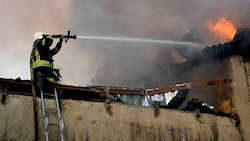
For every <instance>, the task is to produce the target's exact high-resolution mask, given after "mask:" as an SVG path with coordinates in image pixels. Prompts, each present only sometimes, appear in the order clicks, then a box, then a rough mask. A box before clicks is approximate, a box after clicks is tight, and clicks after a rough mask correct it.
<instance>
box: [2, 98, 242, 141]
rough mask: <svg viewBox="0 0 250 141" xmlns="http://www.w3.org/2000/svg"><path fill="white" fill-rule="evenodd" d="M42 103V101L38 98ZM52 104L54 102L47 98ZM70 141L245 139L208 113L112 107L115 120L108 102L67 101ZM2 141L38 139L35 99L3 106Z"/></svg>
mask: <svg viewBox="0 0 250 141" xmlns="http://www.w3.org/2000/svg"><path fill="white" fill-rule="evenodd" d="M38 101H39V105H40V99H38ZM46 103H47V104H48V105H49V106H51V105H53V100H51V99H46ZM61 104H62V110H61V112H62V117H63V119H64V123H65V130H64V138H65V141H163V140H165V141H171V140H172V141H176V140H181V139H182V136H185V138H186V140H188V141H195V140H197V141H211V140H213V141H214V140H219V141H223V140H224V141H228V140H234V141H238V140H241V138H242V137H241V133H240V132H239V130H237V128H236V127H235V125H234V120H232V119H228V118H225V117H218V116H214V115H209V114H202V116H201V121H200V122H199V121H197V120H196V119H195V113H192V112H183V111H179V110H169V109H161V110H160V116H159V117H158V118H155V117H154V115H153V113H154V109H153V108H150V107H142V106H134V105H125V104H121V103H112V109H113V115H112V116H110V115H109V114H108V113H107V112H106V111H105V108H104V104H103V103H102V102H87V101H75V100H62V101H61ZM0 111H1V114H0V121H1V122H0V141H19V140H25V141H33V140H34V139H35V131H34V121H33V119H34V118H33V100H32V97H28V96H19V95H8V97H7V101H6V105H2V104H0ZM39 111H40V113H39V119H40V120H39V121H40V122H39V140H41V141H43V140H45V139H44V132H43V118H42V116H41V115H42V113H41V109H39Z"/></svg>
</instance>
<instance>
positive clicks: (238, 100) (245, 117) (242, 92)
mask: <svg viewBox="0 0 250 141" xmlns="http://www.w3.org/2000/svg"><path fill="white" fill-rule="evenodd" d="M230 61H231V64H232V70H231V74H232V78H233V83H232V87H233V91H234V95H233V97H234V102H235V105H236V110H237V113H238V115H239V116H240V120H241V125H240V129H241V133H242V136H243V140H245V141H247V140H249V139H250V129H249V127H250V110H249V107H250V93H249V92H250V91H249V90H250V89H249V88H250V86H249V84H250V65H249V62H245V63H244V62H243V61H242V58H241V57H236V56H235V57H232V58H231V60H230Z"/></svg>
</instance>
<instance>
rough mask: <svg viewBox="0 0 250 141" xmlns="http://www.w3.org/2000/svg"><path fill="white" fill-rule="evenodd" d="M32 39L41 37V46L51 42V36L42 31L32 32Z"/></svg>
mask: <svg viewBox="0 0 250 141" xmlns="http://www.w3.org/2000/svg"><path fill="white" fill-rule="evenodd" d="M34 39H35V40H38V39H42V45H43V46H45V45H46V46H51V45H52V44H53V38H52V36H51V35H46V34H45V33H44V32H36V33H35V34H34Z"/></svg>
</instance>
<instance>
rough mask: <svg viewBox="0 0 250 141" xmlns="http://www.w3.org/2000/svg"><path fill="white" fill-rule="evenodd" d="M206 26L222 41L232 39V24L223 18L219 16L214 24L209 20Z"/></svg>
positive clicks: (233, 28)
mask: <svg viewBox="0 0 250 141" xmlns="http://www.w3.org/2000/svg"><path fill="white" fill-rule="evenodd" d="M208 26H209V29H210V30H211V31H212V32H214V33H215V35H216V36H217V38H218V39H219V40H220V41H222V42H224V41H230V40H232V39H233V37H234V35H235V33H236V27H235V26H234V24H233V23H232V22H230V21H229V20H227V19H225V18H220V19H219V20H218V21H217V23H216V24H213V23H212V22H211V21H209V22H208Z"/></svg>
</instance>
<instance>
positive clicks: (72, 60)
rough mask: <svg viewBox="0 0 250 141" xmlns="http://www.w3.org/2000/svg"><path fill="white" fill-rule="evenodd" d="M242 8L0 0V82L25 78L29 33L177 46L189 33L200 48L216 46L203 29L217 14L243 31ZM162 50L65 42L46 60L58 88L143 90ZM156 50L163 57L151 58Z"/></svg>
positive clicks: (215, 1)
mask: <svg viewBox="0 0 250 141" xmlns="http://www.w3.org/2000/svg"><path fill="white" fill-rule="evenodd" d="M249 9H250V1H249V0H238V1H236V0H210V1H200V0H189V1H183V0H174V1H172V0H120V1H118V0H71V1H62V0H53V1H51V0H43V1H38V0H23V1H17V0H0V11H1V14H0V20H1V23H0V25H1V26H0V48H1V52H0V60H1V61H0V66H1V70H0V77H1V78H12V79H15V78H18V77H20V78H21V79H23V80H26V79H30V68H29V60H30V54H31V50H32V45H33V41H34V38H33V35H34V33H35V32H37V31H42V32H45V33H47V34H66V33H67V31H68V30H70V31H71V33H72V34H76V35H78V36H104V37H110V36H111V37H128V38H140V39H158V40H174V41H178V40H179V39H180V38H181V37H182V36H183V35H185V34H186V33H187V32H189V31H190V30H191V29H193V28H195V29H197V30H198V32H199V34H200V36H201V37H202V38H203V39H204V41H205V44H206V45H212V44H219V43H221V41H219V40H217V39H216V38H215V37H214V36H213V35H212V33H210V32H209V30H208V26H207V22H208V21H212V22H216V21H217V20H218V19H219V18H221V17H224V18H227V19H228V20H230V21H232V22H233V23H234V24H235V25H236V26H237V27H250V19H249V15H250V10H249ZM56 42H57V39H55V40H54V43H56ZM168 48H169V45H160V44H153V43H152V44H151V43H134V42H118V41H103V40H86V39H85V40H84V39H76V40H69V41H68V43H63V47H62V49H61V51H60V52H59V53H58V54H57V55H56V56H55V57H54V60H55V62H54V65H55V67H57V68H60V69H61V74H62V84H67V85H76V86H88V85H109V86H126V87H144V86H145V85H146V84H147V81H152V80H153V78H156V79H157V78H161V77H162V75H164V73H166V70H165V71H164V72H163V71H161V70H160V69H158V68H160V66H161V65H162V64H164V61H165V60H166V64H167V63H168V62H169V60H171V53H169V52H171V51H172V50H169V49H168ZM165 49H166V50H165ZM164 51H166V56H165V57H166V58H165V57H164V58H159V56H160V55H159V53H162V52H164ZM157 60H160V61H159V62H160V63H161V64H160V63H156V62H157ZM172 71H173V70H170V71H167V73H168V74H169V75H171V72H172ZM169 75H168V76H169ZM171 79H172V78H171ZM171 79H168V78H167V80H166V79H159V80H161V81H157V82H155V83H156V84H155V85H158V86H164V85H167V84H168V83H164V81H171Z"/></svg>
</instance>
